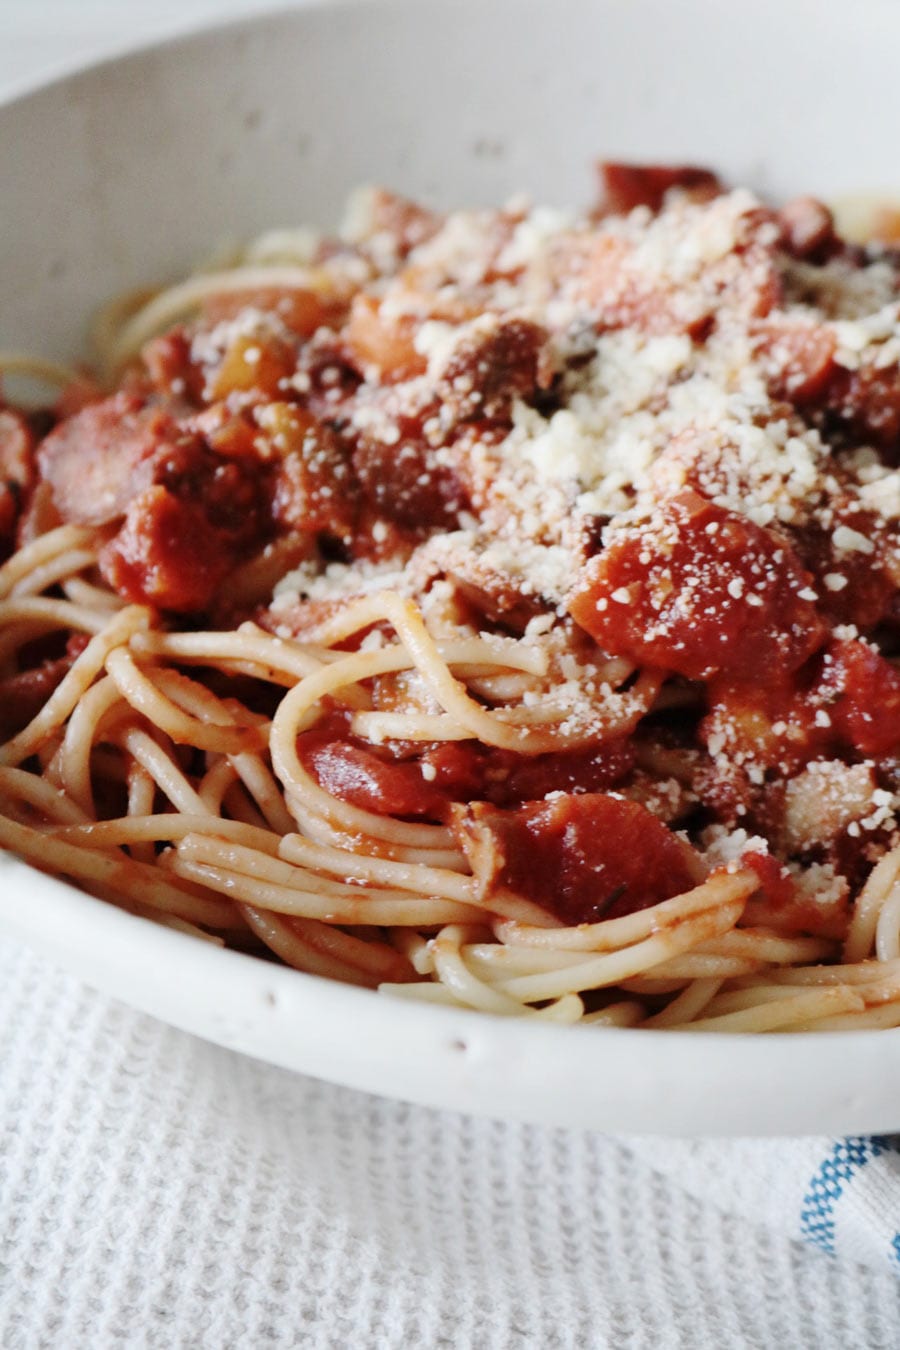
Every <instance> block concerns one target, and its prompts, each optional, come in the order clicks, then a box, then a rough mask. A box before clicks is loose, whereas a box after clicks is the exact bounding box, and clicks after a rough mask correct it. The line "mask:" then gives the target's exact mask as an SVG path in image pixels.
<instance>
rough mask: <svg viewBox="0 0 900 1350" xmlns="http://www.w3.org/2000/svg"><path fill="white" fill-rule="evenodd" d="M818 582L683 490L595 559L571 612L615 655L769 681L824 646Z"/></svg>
mask: <svg viewBox="0 0 900 1350" xmlns="http://www.w3.org/2000/svg"><path fill="white" fill-rule="evenodd" d="M811 581H812V578H811V577H810V575H809V573H808V572H807V571H806V570H805V569H804V568H803V567H802V566H801V564H800V561H799V559H798V558H797V557H796V555H795V554H794V553H793V552H792V550H791V549H790V547H789V546H788V545H786V544H785V543H782V542H781V541H780V540H779V539H777V538H775V536H774V535H772V534H771V533H770V532H769V531H767V530H765V529H762V528H760V527H759V526H758V525H755V524H754V523H753V522H752V521H750V520H747V519H746V518H745V517H743V516H739V515H737V514H735V513H734V512H731V511H726V510H725V509H724V508H722V507H720V506H715V505H714V504H713V503H712V502H709V501H707V500H705V498H703V497H701V496H700V495H699V494H698V493H696V492H694V491H692V490H691V489H685V490H684V491H682V492H679V493H678V494H677V495H675V496H673V497H670V498H668V499H666V500H665V501H663V502H662V504H661V505H660V507H659V508H658V509H657V510H656V511H655V512H654V514H653V516H651V517H650V519H649V520H648V521H647V522H646V524H643V525H641V526H639V527H637V528H629V529H627V530H625V531H623V532H622V533H621V534H618V535H617V536H616V538H615V540H614V541H613V542H611V543H610V544H609V546H608V547H607V548H606V549H605V550H604V551H603V552H602V553H599V554H597V555H596V557H593V558H591V559H589V560H588V562H587V563H586V564H585V565H584V567H583V568H582V570H581V572H580V574H579V576H578V579H577V580H576V583H575V587H574V589H573V590H572V592H571V594H570V595H569V599H568V608H569V612H570V614H571V615H572V617H573V618H574V620H575V622H576V623H577V624H579V625H580V626H581V627H582V628H583V629H585V631H586V632H588V633H590V635H591V637H593V638H594V639H595V641H596V642H598V643H599V644H600V646H601V647H603V648H605V649H606V650H607V651H609V652H610V653H612V654H614V655H622V656H627V657H629V658H631V659H632V660H634V661H637V662H639V663H641V664H643V665H653V666H657V667H660V668H662V669H664V670H668V671H675V672H677V673H678V674H680V675H686V676H688V678H690V679H708V678H709V677H710V676H712V675H716V674H719V673H721V672H723V671H732V672H746V671H748V670H751V671H753V672H754V673H755V674H756V675H757V676H758V677H759V678H763V679H772V678H773V677H775V676H777V675H778V674H780V673H783V672H785V671H791V670H794V669H796V668H797V667H798V666H800V665H801V664H802V663H803V662H804V661H805V660H806V659H807V657H809V656H810V655H811V654H812V653H813V652H814V651H816V650H817V648H818V647H820V646H821V645H822V643H823V642H824V640H825V634H826V631H827V630H826V627H825V624H824V622H823V621H822V619H821V618H820V616H819V614H818V613H817V610H816V595H815V592H814V591H812V589H811Z"/></svg>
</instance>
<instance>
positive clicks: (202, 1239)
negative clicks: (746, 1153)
mask: <svg viewBox="0 0 900 1350" xmlns="http://www.w3.org/2000/svg"><path fill="white" fill-rule="evenodd" d="M637 1147H638V1149H639V1150H640V1156H636V1154H635V1153H634V1152H633V1151H632V1150H631V1149H629V1147H627V1146H626V1145H625V1144H624V1143H623V1142H620V1141H616V1140H611V1139H609V1138H604V1137H601V1136H597V1135H590V1134H584V1133H567V1132H565V1131H560V1130H540V1129H534V1128H530V1127H525V1126H518V1125H503V1124H499V1123H495V1122H486V1121H476V1120H472V1119H469V1118H466V1117H462V1116H457V1115H453V1114H451V1113H442V1112H435V1111H428V1110H424V1109H422V1108H418V1107H410V1106H404V1105H402V1104H397V1103H391V1102H387V1101H383V1100H380V1099H378V1098H374V1097H370V1096H365V1095H363V1094H360V1093H355V1092H351V1091H347V1090H344V1089H340V1088H335V1087H331V1086H328V1085H325V1084H322V1083H318V1082H315V1081H313V1080H310V1079H306V1078H301V1077H299V1076H296V1075H293V1074H290V1073H286V1072H282V1071H281V1070H277V1069H272V1068H269V1067H267V1066H265V1065H261V1064H258V1063H256V1062H254V1061H252V1060H249V1059H246V1058H244V1057H242V1056H239V1055H235V1054H232V1053H230V1052H228V1051H225V1050H221V1049H218V1048H217V1047H214V1046H210V1045H207V1044H205V1043H204V1042H202V1041H199V1040H197V1039H195V1038H193V1037H191V1036H187V1035H185V1034H183V1033H181V1032H177V1031H174V1030H172V1029H170V1028H168V1027H166V1026H164V1025H162V1024H161V1023H157V1022H155V1021H153V1020H152V1019H150V1018H147V1017H144V1016H142V1015H140V1014H137V1013H134V1012H132V1011H130V1010H129V1009H127V1008H124V1007H122V1006H121V1005H119V1004H116V1003H114V1002H112V1001H110V1000H108V999H106V998H104V997H101V996H99V995H97V994H94V993H92V992H91V991H89V990H87V989H85V988H84V987H83V986H82V985H80V984H79V983H78V982H77V981H76V980H74V979H73V978H71V977H70V976H68V975H65V974H62V973H60V972H58V971H56V970H55V969H54V968H53V967H51V966H49V965H47V964H46V963H45V962H44V961H42V960H39V959H38V958H36V957H34V956H33V955H31V954H30V953H28V952H27V951H26V950H24V949H22V948H19V947H18V946H16V945H13V944H10V943H3V944H0V1345H2V1347H3V1350H44V1348H45V1347H50V1348H52V1350H125V1348H126V1347H127V1350H134V1348H135V1347H140V1348H143V1347H147V1348H148V1350H157V1348H159V1350H163V1348H165V1350H170V1348H174V1347H178V1348H179V1350H180V1348H181V1347H184V1348H185V1350H187V1347H191V1348H192V1350H193V1348H194V1347H199V1348H200V1350H206V1348H207V1347H209V1350H229V1348H231V1347H234V1348H235V1350H238V1348H240V1350H244V1348H245V1347H254V1348H255V1347H266V1346H277V1347H281V1346H285V1347H290V1346H298V1347H316V1348H318V1347H322V1348H323V1350H325V1348H326V1347H327V1348H328V1350H331V1347H334V1348H335V1350H338V1348H340V1350H344V1347H353V1348H354V1350H370V1348H371V1350H382V1348H385V1347H386V1348H387V1350H394V1348H395V1347H396V1348H397V1350H400V1348H401V1347H403V1350H405V1348H406V1347H420V1346H421V1347H429V1348H430V1347H446V1348H447V1350H451V1348H452V1350H456V1348H457V1347H460V1348H465V1350H469V1347H471V1348H472V1350H482V1347H483V1348H484V1350H506V1348H507V1347H510V1348H512V1347H515V1348H516V1350H519V1348H520V1347H529V1348H530V1347H535V1350H538V1348H540V1350H554V1348H555V1347H559V1348H560V1350H562V1347H572V1350H581V1347H611V1350H676V1348H678V1350H680V1348H681V1347H684V1348H685V1350H706V1347H710V1350H712V1348H713V1347H715V1350H722V1348H723V1347H726V1348H727V1347H748V1348H749V1347H753V1348H756V1347H759V1348H760V1350H770V1347H771V1348H772V1350H774V1347H791V1348H792V1350H793V1348H795V1347H807V1346H809V1347H821V1350H847V1348H848V1347H850V1350H855V1348H856V1347H866V1348H868V1347H872V1350H875V1347H884V1350H893V1348H894V1347H896V1346H897V1345H898V1344H900V1281H898V1280H897V1279H896V1277H895V1276H894V1275H893V1274H892V1273H891V1272H890V1270H889V1269H888V1267H887V1265H886V1264H885V1265H884V1267H883V1268H871V1269H865V1268H863V1267H860V1266H858V1265H853V1264H851V1263H849V1262H842V1261H840V1260H835V1259H833V1258H830V1257H828V1256H824V1255H821V1254H819V1253H818V1252H815V1251H811V1250H810V1251H806V1250H804V1249H803V1248H801V1247H800V1246H799V1245H798V1244H797V1243H795V1242H793V1241H791V1240H790V1239H789V1237H788V1236H787V1235H786V1231H785V1230H784V1229H780V1228H779V1227H777V1226H774V1225H772V1226H770V1227H769V1228H768V1229H767V1228H765V1227H764V1226H762V1225H761V1224H759V1223H754V1222H749V1221H748V1220H747V1219H745V1218H743V1217H741V1216H735V1215H728V1214H725V1213H722V1212H720V1211H719V1210H718V1209H717V1208H716V1207H715V1206H714V1205H704V1204H701V1203H700V1202H698V1201H697V1200H696V1198H694V1197H692V1196H689V1195H687V1194H686V1193H685V1192H684V1191H683V1190H682V1189H681V1188H680V1187H679V1186H678V1185H676V1184H674V1183H673V1182H672V1181H671V1180H669V1179H665V1178H663V1177H661V1176H660V1175H659V1172H658V1170H657V1169H658V1168H659V1167H660V1166H663V1167H665V1166H666V1164H667V1162H668V1163H669V1165H670V1166H675V1167H679V1166H681V1163H682V1161H683V1159H684V1156H686V1155H685V1154H684V1152H683V1150H684V1149H687V1148H689V1147H692V1146H688V1145H681V1144H677V1143H676V1144H668V1143H665V1142H662V1141H656V1142H655V1144H654V1146H653V1147H654V1152H653V1153H652V1155H651V1154H650V1151H649V1150H650V1145H649V1142H648V1141H646V1140H645V1141H641V1142H640V1143H639V1144H638V1145H637ZM694 1147H696V1146H694ZM703 1147H705V1148H713V1149H714V1148H717V1147H719V1146H717V1145H712V1144H707V1145H704V1146H703ZM724 1147H730V1146H724ZM765 1147H766V1148H768V1149H777V1148H778V1145H777V1144H768V1145H766V1146H765ZM708 1157H709V1155H707V1158H708ZM648 1158H650V1160H652V1163H653V1166H651V1165H650V1161H648ZM673 1160H674V1162H673ZM770 1217H771V1216H770ZM791 1222H793V1220H791Z"/></svg>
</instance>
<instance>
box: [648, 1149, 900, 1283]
mask: <svg viewBox="0 0 900 1350" xmlns="http://www.w3.org/2000/svg"><path fill="white" fill-rule="evenodd" d="M628 1147H629V1148H630V1149H631V1151H632V1152H633V1153H634V1154H635V1155H636V1156H637V1157H639V1158H641V1159H643V1160H644V1161H645V1162H647V1163H648V1164H649V1165H650V1166H652V1167H654V1168H656V1169H658V1170H659V1171H662V1172H664V1173H665V1174H666V1175H667V1176H668V1177H671V1178H672V1180H673V1181H675V1182H677V1184H678V1185H680V1186H682V1187H684V1188H685V1189H686V1190H688V1191H690V1192H691V1194H693V1195H696V1196H698V1197H699V1198H700V1199H703V1200H706V1201H710V1202H712V1203H713V1204H716V1205H719V1206H720V1207H721V1208H723V1209H725V1210H727V1211H729V1212H732V1213H736V1214H742V1215H744V1216H745V1217H746V1218H747V1219H748V1220H750V1221H752V1222H754V1223H761V1224H765V1225H770V1226H773V1227H781V1228H782V1229H784V1230H785V1231H787V1232H789V1233H790V1234H791V1235H792V1236H794V1237H798V1238H800V1239H801V1240H802V1241H804V1242H806V1243H809V1244H810V1245H811V1246H813V1247H816V1248H818V1249H819V1251H822V1252H827V1253H829V1254H830V1255H837V1256H840V1257H841V1258H843V1259H845V1260H854V1261H862V1262H865V1263H867V1264H872V1263H881V1264H883V1265H885V1266H886V1267H887V1268H889V1269H891V1270H892V1271H894V1273H895V1274H896V1276H897V1277H898V1279H900V1137H898V1136H894V1135H890V1136H885V1135H854V1136H851V1137H849V1138H846V1139H828V1138H815V1139H783V1140H777V1141H772V1140H767V1139H735V1140H727V1141H726V1140H718V1141H716V1140H704V1139H690V1140H670V1141H667V1142H666V1144H665V1145H664V1146H662V1145H661V1143H660V1141H659V1140H658V1139H650V1138H648V1139H643V1138H642V1139H631V1140H629V1141H628Z"/></svg>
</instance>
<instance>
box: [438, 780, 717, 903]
mask: <svg viewBox="0 0 900 1350" xmlns="http://www.w3.org/2000/svg"><path fill="white" fill-rule="evenodd" d="M453 828H454V832H455V834H456V836H457V838H458V840H459V843H460V845H461V846H462V848H463V849H464V851H465V853H466V856H467V857H468V859H469V862H470V864H471V866H472V871H473V872H474V874H475V876H476V878H477V880H478V883H479V889H480V892H481V895H482V898H484V899H487V898H489V897H490V896H491V895H492V894H494V893H495V892H497V891H498V890H506V891H512V892H513V893H514V894H516V895H520V896H524V897H525V898H526V899H528V900H533V901H534V902H535V903H536V904H538V905H540V906H541V907H542V908H543V909H546V910H547V911H548V912H549V913H551V914H553V915H554V916H555V917H556V918H557V919H560V920H561V921H562V922H563V923H565V924H579V923H594V922H596V921H597V920H599V919H608V918H616V917H618V916H620V915H623V914H631V913H633V912H634V911H635V910H639V909H646V908H647V907H648V906H650V905H655V904H657V903H658V902H659V901H661V900H667V899H669V898H670V897H671V896H673V895H678V894H680V893H681V892H683V891H688V890H690V889H691V887H692V886H694V885H695V884H696V880H695V873H694V871H693V868H692V863H693V859H694V857H695V856H696V855H694V853H693V850H692V849H691V848H690V846H689V845H687V844H685V843H683V842H682V841H681V840H680V839H678V838H677V836H676V835H674V834H672V832H671V831H670V830H668V829H666V827H665V825H663V824H662V823H661V822H660V821H659V820H657V819H656V817H655V816H652V815H651V814H650V812H649V811H647V810H646V809H645V808H644V807H643V806H640V805H638V803H637V802H632V801H626V800H623V799H621V798H619V797H611V796H605V795H603V794H602V793H585V794H583V795H573V794H571V793H558V794H555V795H554V796H552V797H550V798H548V799H547V801H544V802H527V803H526V804H525V805H524V806H520V807H518V808H516V809H515V810H511V811H504V810H501V809H498V808H497V807H494V806H489V805H487V804H485V803H474V804H472V805H470V806H468V807H458V808H457V809H456V810H455V812H454V821H453Z"/></svg>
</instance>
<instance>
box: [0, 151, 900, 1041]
mask: <svg viewBox="0 0 900 1350" xmlns="http://www.w3.org/2000/svg"><path fill="white" fill-rule="evenodd" d="M604 184H605V196H604V200H603V202H602V203H601V205H600V207H598V209H597V210H596V211H595V212H594V213H593V214H592V215H589V216H585V217H583V218H576V217H574V216H572V217H569V216H565V215H563V214H562V213H559V212H554V211H549V210H546V209H532V208H530V207H528V206H526V205H525V204H522V203H514V204H512V205H510V206H509V207H507V208H505V209H503V210H499V211H483V212H456V213H453V214H450V215H448V216H438V215H436V214H434V213H432V212H430V211H427V210H425V209H424V208H421V207H418V206H415V205H413V204H411V203H409V202H405V201H403V200H402V199H400V198H396V197H392V196H390V195H389V194H387V193H383V192H376V193H369V194H367V195H365V197H364V198H361V199H360V201H359V202H357V204H356V209H355V211H354V212H353V216H352V220H351V222H350V223H349V224H348V227H347V229H346V231H345V233H344V235H343V236H342V237H341V238H338V239H317V238H312V237H311V236H310V235H309V234H308V233H304V234H300V233H299V232H298V233H297V234H296V235H294V234H291V233H290V232H284V233H281V234H279V235H277V236H276V235H272V236H268V237H267V238H266V239H265V240H261V241H257V243H256V244H255V245H253V246H251V248H250V249H248V251H247V253H246V254H245V256H244V257H243V258H239V259H237V260H236V263H235V266H234V267H233V268H231V269H227V270H225V271H221V270H220V271H217V272H210V273H199V274H197V275H196V276H194V277H192V278H190V279H188V280H187V281H184V282H182V283H180V284H179V285H177V286H175V287H172V288H170V289H168V290H164V291H162V292H160V293H154V292H141V293H136V294H135V295H134V296H131V297H126V298H124V299H123V300H121V301H119V302H116V303H115V304H114V305H113V306H111V307H110V308H109V309H107V311H105V313H104V314H103V315H102V316H101V319H100V321H99V322H98V325H97V328H96V338H97V342H98V347H99V350H98V352H97V362H96V370H97V371H98V372H99V374H98V375H97V376H89V375H86V374H83V373H82V372H80V371H71V370H68V369H67V368H65V367H60V366H57V365H53V364H51V363H47V362H41V361H34V360H31V359H30V358H26V357H24V356H20V355H18V354H16V353H7V354H5V355H2V354H0V374H3V373H5V374H6V375H7V376H9V377H10V379H11V380H14V379H15V378H16V377H18V376H20V375H23V374H24V375H26V376H29V377H33V378H38V379H40V380H43V381H47V382H49V383H50V384H51V385H56V386H57V388H58V394H57V397H56V402H55V403H54V404H53V405H52V406H51V407H48V408H45V409H39V410H37V411H34V410H31V411H28V410H26V409H24V408H22V407H17V406H15V405H14V404H13V402H12V401H11V395H10V396H9V398H10V401H9V402H8V403H7V404H6V405H3V404H0V470H2V473H0V479H2V483H0V547H2V548H3V551H4V554H5V556H6V561H5V562H4V563H3V565H2V566H0V727H2V732H3V744H2V748H0V846H2V847H4V848H6V849H9V850H11V851H13V852H15V853H17V854H18V855H20V856H21V857H22V858H24V859H26V860H27V861H28V862H30V863H32V864H33V865H34V866H36V867H40V868H42V869H44V870H46V871H50V872H52V873H55V874H57V875H60V876H63V877H65V878H68V879H69V880H71V881H74V882H76V883H77V884H78V885H79V886H81V887H83V888H84V889H85V890H86V891H88V892H90V893H91V894H93V895H95V896H98V897H100V898H101V899H103V900H106V901H110V902H112V903H115V904H117V905H120V906H124V907H125V908H127V909H128V910H130V911H132V912H133V913H135V914H138V915H142V916H145V917H146V918H148V919H152V920H153V921H155V922H158V923H164V924H167V925H169V926H172V927H175V928H177V929H178V930H180V931H185V932H188V933H192V934H194V935H196V936H198V937H202V938H204V939H206V940H211V941H213V942H218V943H227V944H229V945H232V946H236V947H238V948H241V949H243V950H246V951H250V952H255V953H258V954H268V955H269V956H270V957H272V958H277V959H279V960H281V961H284V962H287V963H288V964H290V965H292V966H295V967H297V968H298V969H300V970H303V971H307V972H311V973H314V974H318V975H322V976H326V977H328V978H334V979H338V980H344V981H348V982H350V983H354V984H358V985H364V986H369V987H372V988H381V989H383V990H385V991H388V992H390V993H391V994H392V995H393V996H395V997H398V998H406V999H419V1000H422V999H425V1000H428V1001H431V1002H439V1003H446V1004H451V1005H456V1006H460V1005H461V1006H465V1007H469V1008H474V1009H479V1010H482V1011H485V1012H491V1013H495V1014H498V1015H504V1016H506V1015H523V1016H530V1017H538V1018H541V1019H544V1020H552V1021H558V1022H561V1023H573V1022H578V1021H583V1022H585V1023H587V1024H596V1025H604V1026H614V1027H634V1026H642V1027H644V1026H645V1027H648V1028H658V1029H673V1028H685V1027H688V1028H691V1029H693V1030H697V1031H739V1032H747V1031H786V1030H792V1029H807V1030H810V1029H811V1030H817V1029H821V1030H827V1029H839V1028H845V1027H864V1026H879V1027H889V1026H896V1025H900V826H898V819H897V810H898V806H900V674H898V672H897V670H896V668H895V663H894V659H893V658H894V653H897V652H900V640H898V639H900V628H898V624H900V607H898V593H900V470H898V468H897V464H898V463H900V303H898V295H900V285H898V282H900V262H898V260H897V258H896V257H895V255H894V254H892V253H891V252H890V251H889V250H888V249H886V248H882V247H879V246H877V245H868V246H860V245H856V244H853V245H851V244H847V243H845V242H844V241H842V240H841V239H840V237H839V236H838V234H837V233H836V230H835V227H834V222H833V220H832V219H831V217H830V215H829V214H828V212H827V211H826V210H825V208H824V207H822V206H821V205H819V204H818V203H816V202H813V201H810V200H807V199H803V200H800V201H798V202H795V203H792V204H790V205H789V206H788V207H785V208H783V209H782V210H781V211H776V210H773V209H769V208H768V207H766V206H764V205H763V204H762V203H760V202H759V201H758V200H757V199H756V198H754V197H753V196H752V195H751V194H749V193H747V192H744V191H736V192H728V191H726V190H725V189H723V188H722V187H721V185H720V184H719V183H718V181H717V180H716V179H715V178H714V177H713V176H712V175H711V174H708V173H705V172H703V171H699V170H662V169H646V168H645V169H637V168H634V167H633V166H624V165H608V166H606V167H605V170H604ZM0 556H3V554H0Z"/></svg>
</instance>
